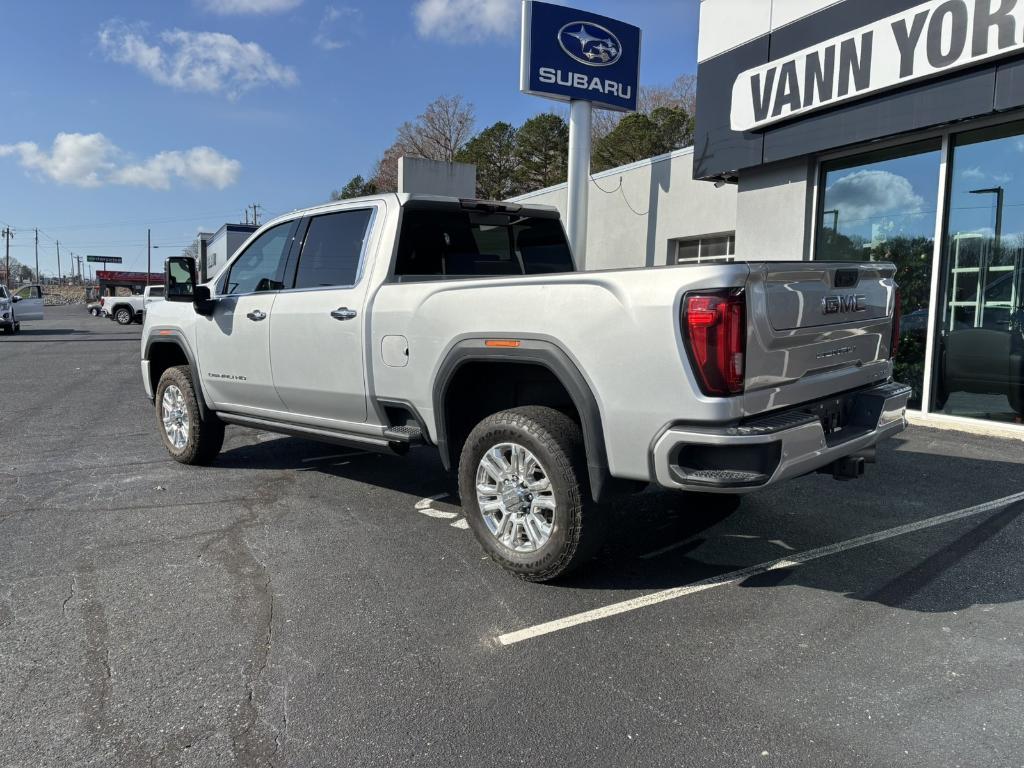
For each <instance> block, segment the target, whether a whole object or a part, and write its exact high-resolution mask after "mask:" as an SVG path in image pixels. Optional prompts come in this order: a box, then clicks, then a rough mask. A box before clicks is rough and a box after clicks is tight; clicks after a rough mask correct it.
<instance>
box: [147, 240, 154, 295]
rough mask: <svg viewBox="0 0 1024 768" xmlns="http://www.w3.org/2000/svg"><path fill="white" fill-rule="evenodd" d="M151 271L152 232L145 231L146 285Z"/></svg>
mask: <svg viewBox="0 0 1024 768" xmlns="http://www.w3.org/2000/svg"><path fill="white" fill-rule="evenodd" d="M152 271H153V230H151V229H147V230H146V285H149V275H150V273H151V272H152Z"/></svg>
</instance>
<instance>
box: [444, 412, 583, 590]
mask: <svg viewBox="0 0 1024 768" xmlns="http://www.w3.org/2000/svg"><path fill="white" fill-rule="evenodd" d="M585 479H586V459H585V455H584V450H583V437H582V434H581V432H580V428H579V425H578V424H576V422H574V421H573V420H572V419H570V418H569V417H568V416H566V415H565V414H564V413H561V412H560V411H556V410H555V409H553V408H545V407H540V406H526V407H521V408H513V409H511V410H507V411H502V412H500V413H496V414H494V415H493V416H489V417H487V418H486V419H484V420H483V421H481V422H480V423H479V424H478V425H477V426H476V428H474V429H473V431H472V432H471V433H470V435H469V437H468V438H467V439H466V443H465V446H464V447H463V450H462V456H461V458H460V461H459V492H460V495H461V496H462V503H463V505H464V507H465V510H466V519H467V521H468V522H469V526H470V528H471V529H472V530H473V533H474V534H475V535H476V538H477V541H479V542H480V545H481V546H482V547H483V549H484V551H485V552H486V553H487V554H488V555H489V556H490V557H491V559H492V560H494V561H495V562H496V563H498V565H500V566H501V567H502V568H504V569H505V570H506V571H509V572H510V573H512V574H514V575H515V576H518V577H519V578H521V579H525V580H527V581H536V582H543V581H550V580H552V579H555V578H557V577H559V576H561V575H563V574H565V573H568V572H569V571H571V570H572V569H574V568H576V567H578V566H579V565H580V564H581V563H583V562H585V561H586V560H588V559H589V558H590V557H591V556H592V555H593V554H594V552H595V551H596V550H597V547H598V546H599V544H600V541H601V538H602V535H601V534H602V525H601V522H602V521H601V519H600V517H599V515H598V514H597V510H594V509H591V508H589V507H590V505H589V504H588V503H587V493H586V486H585Z"/></svg>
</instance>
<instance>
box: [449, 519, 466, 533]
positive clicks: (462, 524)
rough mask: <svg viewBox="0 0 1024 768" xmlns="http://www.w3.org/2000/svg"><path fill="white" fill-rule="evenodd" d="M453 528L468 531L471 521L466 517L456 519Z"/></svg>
mask: <svg viewBox="0 0 1024 768" xmlns="http://www.w3.org/2000/svg"><path fill="white" fill-rule="evenodd" d="M452 528H458V529H459V530H460V531H468V530H469V521H468V520H467V519H466V518H462V519H461V520H456V521H455V522H454V523H452Z"/></svg>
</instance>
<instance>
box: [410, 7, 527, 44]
mask: <svg viewBox="0 0 1024 768" xmlns="http://www.w3.org/2000/svg"><path fill="white" fill-rule="evenodd" d="M520 6H521V4H520V2H519V0H419V2H417V3H416V6H415V7H414V8H413V15H414V16H415V17H416V28H417V30H418V31H419V33H420V35H422V36H423V37H437V38H441V39H442V40H447V41H448V42H452V43H473V42H478V41H480V40H483V39H485V38H488V37H514V36H515V35H517V34H519V13H520V10H519V9H520Z"/></svg>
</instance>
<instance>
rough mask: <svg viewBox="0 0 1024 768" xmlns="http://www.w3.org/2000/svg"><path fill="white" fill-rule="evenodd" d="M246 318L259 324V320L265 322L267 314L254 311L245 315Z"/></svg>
mask: <svg viewBox="0 0 1024 768" xmlns="http://www.w3.org/2000/svg"><path fill="white" fill-rule="evenodd" d="M246 317H248V318H249V319H250V320H255V321H256V322H259V321H260V320H266V319H267V313H266V312H261V311H260V310H258V309H254V310H253V311H252V312H250V313H249V314H247V315H246Z"/></svg>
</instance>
